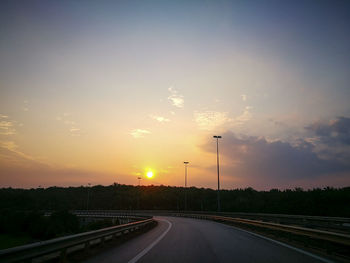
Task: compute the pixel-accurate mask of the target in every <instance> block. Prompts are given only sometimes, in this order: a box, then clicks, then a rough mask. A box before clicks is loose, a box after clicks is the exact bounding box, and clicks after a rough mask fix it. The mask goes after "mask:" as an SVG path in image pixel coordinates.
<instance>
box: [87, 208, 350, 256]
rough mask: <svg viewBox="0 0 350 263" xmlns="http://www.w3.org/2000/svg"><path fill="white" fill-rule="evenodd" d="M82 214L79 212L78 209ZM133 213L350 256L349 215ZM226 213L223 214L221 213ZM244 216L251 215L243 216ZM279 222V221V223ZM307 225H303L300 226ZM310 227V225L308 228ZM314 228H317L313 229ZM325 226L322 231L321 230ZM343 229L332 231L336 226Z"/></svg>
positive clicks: (116, 213)
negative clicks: (221, 226) (206, 223)
mask: <svg viewBox="0 0 350 263" xmlns="http://www.w3.org/2000/svg"><path fill="white" fill-rule="evenodd" d="M81 213H82V214H84V212H83V211H81ZM89 213H91V214H100V215H120V214H127V213H128V211H118V210H114V211H113V210H112V211H90V212H89ZM132 213H133V215H146V214H151V215H161V216H179V217H191V218H197V219H206V220H212V221H217V222H222V223H226V224H231V225H235V226H238V227H240V228H245V229H248V230H250V231H253V232H256V231H257V232H259V233H263V234H268V235H271V234H272V235H273V236H274V238H277V239H280V238H281V237H282V239H283V241H287V240H288V242H292V243H293V244H296V243H297V244H301V245H303V246H304V247H305V246H306V247H313V248H315V249H317V250H321V251H324V252H326V253H328V254H336V255H338V256H341V257H345V258H346V259H349V258H350V235H349V234H348V233H347V232H345V231H344V229H346V230H347V229H348V228H347V225H346V224H348V222H350V219H349V218H341V217H335V218H334V217H320V216H302V215H279V214H253V213H215V212H211V213H210V212H207V213H205V212H191V211H189V212H183V211H181V212H180V211H159V210H158V211H157V210H156V211H133V212H132ZM223 215H226V216H223ZM247 218H254V220H253V219H247ZM280 222H282V223H280ZM304 226H307V227H304ZM310 226H311V228H310ZM315 228H318V229H315ZM324 228H325V229H327V231H326V230H323V229H324ZM340 228H341V229H342V230H343V232H336V231H339V229H340Z"/></svg>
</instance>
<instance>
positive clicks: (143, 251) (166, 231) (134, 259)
mask: <svg viewBox="0 0 350 263" xmlns="http://www.w3.org/2000/svg"><path fill="white" fill-rule="evenodd" d="M157 220H159V221H165V222H167V223H168V224H169V226H168V228H167V229H166V230H165V231H164V232H163V233H162V234H161V235H160V236H159V237H158V238H157V239H156V240H154V241H153V242H152V243H151V244H150V245H148V247H146V248H145V249H144V250H142V251H141V252H140V253H138V254H137V255H136V256H135V257H134V258H132V259H131V260H129V261H128V263H136V262H137V261H138V260H139V259H140V258H142V257H143V256H144V255H146V254H147V252H148V251H150V250H151V249H152V248H153V247H154V246H155V245H157V243H158V242H159V241H161V240H162V238H163V237H165V235H166V234H167V233H168V232H169V230H170V228H171V227H172V225H173V224H172V223H171V222H169V221H168V220H166V219H159V218H158V219H157Z"/></svg>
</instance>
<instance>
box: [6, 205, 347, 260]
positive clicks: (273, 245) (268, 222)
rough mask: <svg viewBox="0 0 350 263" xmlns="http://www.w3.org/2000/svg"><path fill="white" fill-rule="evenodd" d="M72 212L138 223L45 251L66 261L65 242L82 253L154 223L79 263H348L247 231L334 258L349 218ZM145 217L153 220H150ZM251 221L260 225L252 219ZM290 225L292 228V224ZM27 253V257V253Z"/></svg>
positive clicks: (344, 245)
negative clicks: (284, 239) (298, 243)
mask: <svg viewBox="0 0 350 263" xmlns="http://www.w3.org/2000/svg"><path fill="white" fill-rule="evenodd" d="M75 213H76V214H77V215H78V216H80V217H120V218H124V220H127V222H129V221H135V220H139V221H136V222H134V223H127V224H125V225H122V226H117V227H113V229H112V230H111V229H109V230H108V231H110V232H105V233H104V234H101V230H98V231H93V232H98V233H90V235H91V236H90V237H89V238H87V237H86V236H84V234H79V235H80V239H79V238H77V237H75V240H76V241H75V243H74V242H72V240H70V239H69V237H67V239H66V240H64V242H63V243H62V242H61V244H56V243H54V244H53V245H54V246H53V247H51V250H50V249H48V248H46V249H47V251H48V252H50V251H51V252H54V251H55V252H60V253H61V259H62V260H65V259H66V258H65V255H66V254H67V248H69V246H68V245H67V244H68V243H70V246H71V247H73V246H76V247H77V245H80V247H81V248H84V247H85V249H86V248H87V247H89V245H91V244H94V243H96V240H97V243H98V242H100V243H103V242H104V241H105V240H107V239H109V237H116V236H118V235H119V234H120V233H127V232H132V231H134V230H135V229H137V228H139V227H142V226H146V225H147V224H151V223H152V222H153V221H156V222H158V224H157V226H156V227H154V228H152V229H151V230H149V231H147V232H146V233H143V234H142V235H138V236H137V237H135V238H132V239H129V240H127V241H126V242H124V243H122V244H121V245H119V246H116V247H112V248H110V249H108V250H104V251H103V253H97V254H96V255H93V256H91V257H90V258H88V259H87V260H85V261H83V262H88V263H93V262H128V263H134V262H337V261H339V262H343V261H344V262H347V261H348V260H349V257H347V256H346V255H345V257H343V258H341V257H340V258H339V257H333V256H330V255H329V254H325V255H322V256H320V255H316V254H315V253H313V252H308V251H306V250H304V249H300V248H297V247H296V246H295V245H288V244H286V243H285V242H280V241H277V240H275V238H270V237H266V235H265V234H266V233H264V235H261V234H257V233H256V231H254V232H252V229H251V228H250V229H249V227H253V228H254V229H253V230H257V231H259V232H261V231H260V230H261V229H264V230H267V229H268V232H269V231H270V232H271V231H272V232H276V231H277V232H276V233H277V235H282V234H283V233H287V236H289V238H290V239H294V238H295V239H297V237H298V236H299V237H300V236H302V237H303V239H302V242H304V244H306V245H307V244H312V243H313V242H315V241H316V243H314V244H318V246H324V245H326V248H327V249H328V248H332V251H328V252H331V253H333V254H334V252H336V253H338V248H343V249H345V250H344V251H345V254H346V251H349V250H348V249H349V248H350V235H349V234H348V233H347V231H348V227H349V226H350V225H349V222H350V219H347V218H326V217H307V216H288V215H268V214H265V215H264V214H240V215H239V217H238V215H234V214H233V213H231V214H223V213H221V214H219V215H218V214H215V215H213V214H211V215H208V214H203V213H194V212H191V213H189V212H187V213H179V212H172V211H163V212H161V211H134V212H130V211H75ZM146 214H152V215H155V216H154V217H153V218H151V217H150V216H149V215H148V217H147V215H146ZM247 217H248V218H250V219H247ZM254 217H255V218H256V219H259V220H252V219H251V218H254ZM128 218H129V219H128ZM281 218H282V219H283V218H284V219H285V220H286V221H288V222H289V225H286V224H281V223H276V220H277V221H281ZM203 219H206V220H203ZM220 222H224V223H225V224H222V223H220ZM310 222H314V223H313V225H312V226H313V228H321V229H322V228H325V226H326V225H328V228H329V229H331V230H332V232H330V231H324V230H320V229H311V228H306V227H305V224H306V225H310ZM315 222H318V223H315ZM282 223H283V222H282ZM291 223H293V225H290V224H291ZM303 224H304V225H303ZM237 226H239V228H238V227H237ZM247 229H248V230H247ZM99 231H100V232H99ZM105 231H106V230H105ZM82 236H83V237H82ZM270 236H271V235H270ZM317 242H318V243H317ZM320 242H321V243H320ZM42 243H45V242H42ZM51 245H52V244H51ZM29 246H30V245H29ZM32 246H33V245H32ZM55 246H56V247H55ZM49 248H50V247H49ZM14 249H16V248H14ZM55 249H56V250H55ZM9 250H11V249H9ZM12 250H13V249H12ZM43 250H45V249H44V248H43V247H40V246H39V247H36V251H39V252H40V251H43ZM62 251H64V253H63V252H62ZM5 252H6V251H5ZM7 252H9V251H7ZM20 252H21V251H20V250H18V248H17V253H15V254H14V255H15V256H16V254H17V255H18V254H19V253H20ZM22 252H23V251H22ZM26 253H27V254H28V251H27V252H26ZM26 253H24V254H26ZM34 254H35V253H34ZM39 254H40V253H39ZM41 254H43V253H41ZM32 255H33V251H32ZM62 255H63V256H62ZM2 259H4V261H3V260H2ZM0 261H2V262H16V261H15V260H13V261H12V260H11V259H9V258H7V259H6V253H3V252H0Z"/></svg>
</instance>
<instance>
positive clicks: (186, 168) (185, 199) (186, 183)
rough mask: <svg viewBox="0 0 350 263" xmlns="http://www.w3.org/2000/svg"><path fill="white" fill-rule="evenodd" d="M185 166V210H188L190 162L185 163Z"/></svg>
mask: <svg viewBox="0 0 350 263" xmlns="http://www.w3.org/2000/svg"><path fill="white" fill-rule="evenodd" d="M184 164H185V210H187V165H188V164H189V162H184Z"/></svg>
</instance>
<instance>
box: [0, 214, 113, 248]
mask: <svg viewBox="0 0 350 263" xmlns="http://www.w3.org/2000/svg"><path fill="white" fill-rule="evenodd" d="M112 225H113V223H112V221H111V220H99V221H94V222H90V223H86V224H81V223H80V222H79V219H78V217H77V216H76V215H74V214H71V213H69V212H68V211H57V212H53V213H52V214H51V215H50V216H44V214H43V213H42V212H37V211H13V210H9V209H3V210H2V211H1V214H0V249H5V248H10V247H14V246H19V245H24V244H28V243H33V242H38V241H43V240H47V239H52V238H56V237H61V236H66V235H72V234H77V233H80V232H85V231H90V230H95V229H99V228H104V227H108V226H112Z"/></svg>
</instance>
